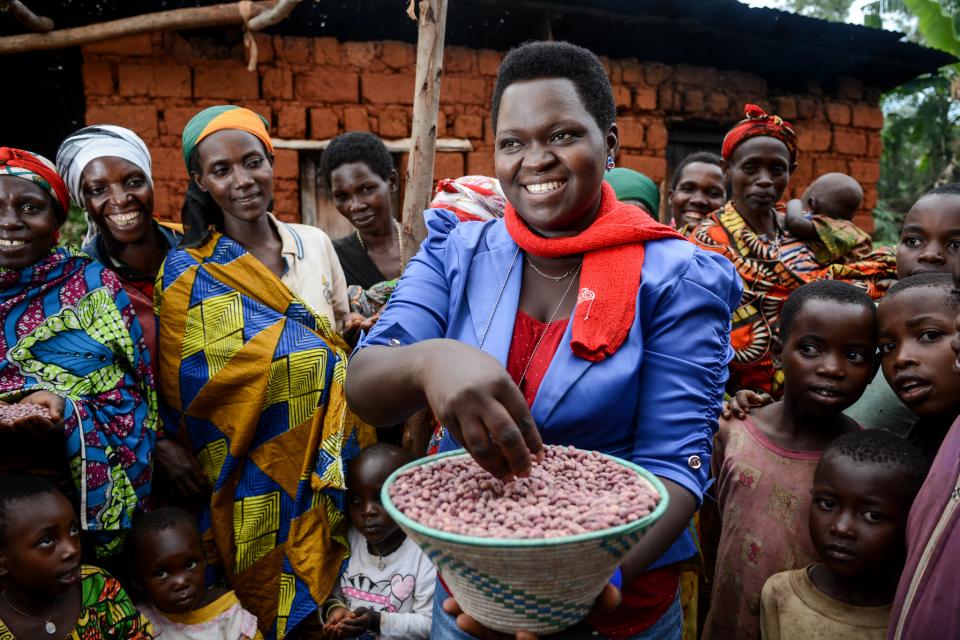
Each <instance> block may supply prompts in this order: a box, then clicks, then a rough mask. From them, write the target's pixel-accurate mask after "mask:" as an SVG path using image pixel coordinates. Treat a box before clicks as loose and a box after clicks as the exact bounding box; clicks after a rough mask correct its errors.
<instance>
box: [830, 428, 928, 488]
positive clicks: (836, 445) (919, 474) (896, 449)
mask: <svg viewBox="0 0 960 640" xmlns="http://www.w3.org/2000/svg"><path fill="white" fill-rule="evenodd" d="M830 456H835V457H844V458H847V459H849V460H852V461H853V462H856V463H859V464H877V465H881V466H882V467H883V468H884V469H889V470H890V473H891V474H892V473H899V474H901V477H900V480H901V481H902V482H904V483H905V486H906V487H907V488H908V490H909V492H910V493H909V496H910V499H911V500H912V499H913V497H914V496H916V494H917V492H918V491H919V490H920V486H921V485H922V484H923V481H924V480H925V479H926V477H927V471H928V470H929V468H930V463H929V461H928V460H927V458H926V457H925V456H924V455H923V453H921V452H920V449H918V448H917V447H915V446H914V445H912V444H910V443H909V442H907V441H906V440H904V439H903V438H901V437H900V436H897V435H895V434H893V433H890V432H889V431H884V430H883V429H863V430H858V431H852V432H850V433H845V434H843V435H842V436H840V437H838V438H836V439H835V440H833V441H832V442H830V444H828V445H827V446H826V447H825V448H824V450H823V454H822V455H821V457H820V463H819V464H818V465H817V470H818V471H819V469H820V466H821V465H822V464H823V461H824V460H826V459H827V458H828V457H830Z"/></svg>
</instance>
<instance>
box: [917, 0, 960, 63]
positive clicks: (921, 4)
mask: <svg viewBox="0 0 960 640" xmlns="http://www.w3.org/2000/svg"><path fill="white" fill-rule="evenodd" d="M903 2H904V4H906V6H907V8H908V9H909V10H910V12H911V13H913V15H915V16H916V17H917V27H918V28H919V29H920V33H921V34H922V35H923V39H924V41H925V42H926V44H927V45H928V46H931V47H933V48H935V49H940V50H941V51H946V52H947V53H952V54H953V55H955V56H960V38H958V37H957V26H956V18H957V17H956V16H955V15H951V14H950V13H948V12H947V10H946V8H945V7H944V6H943V3H941V2H939V1H938V0H903ZM954 67H957V65H954Z"/></svg>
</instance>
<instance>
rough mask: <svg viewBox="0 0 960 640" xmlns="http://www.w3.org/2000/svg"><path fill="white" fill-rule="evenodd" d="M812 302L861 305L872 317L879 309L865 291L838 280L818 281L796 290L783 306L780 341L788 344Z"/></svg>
mask: <svg viewBox="0 0 960 640" xmlns="http://www.w3.org/2000/svg"><path fill="white" fill-rule="evenodd" d="M811 300H826V301H828V302H836V303H837V304H853V305H859V306H861V307H863V308H864V309H867V310H869V311H870V316H871V317H872V318H874V319H876V317H877V308H876V305H874V304H873V300H871V299H870V296H868V295H867V292H866V291H864V290H863V289H861V288H859V287H856V286H854V285H852V284H849V283H846V282H840V281H838V280H818V281H817V282H808V283H807V284H805V285H803V286H802V287H799V288H797V289H794V291H793V292H792V293H791V294H790V295H789V296H788V297H787V301H786V302H785V303H784V304H783V310H782V311H781V312H780V341H781V342H786V341H787V339H788V338H789V337H790V330H791V329H793V323H794V321H795V320H796V319H797V316H798V315H800V311H801V310H802V309H803V307H804V306H806V304H807V303H808V302H810V301H811Z"/></svg>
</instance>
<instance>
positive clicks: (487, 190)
mask: <svg viewBox="0 0 960 640" xmlns="http://www.w3.org/2000/svg"><path fill="white" fill-rule="evenodd" d="M506 206H507V198H506V196H504V195H503V189H501V188H500V181H499V180H497V179H496V178H490V177H488V176H463V177H460V178H444V179H443V180H440V181H439V182H437V188H436V190H435V191H434V194H433V200H431V201H430V207H429V208H431V209H446V210H447V211H452V212H453V213H454V214H455V215H456V216H457V218H458V219H459V220H460V222H474V221H479V222H486V221H487V220H496V219H497V218H502V217H503V210H504V208H506Z"/></svg>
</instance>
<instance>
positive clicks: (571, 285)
mask: <svg viewBox="0 0 960 640" xmlns="http://www.w3.org/2000/svg"><path fill="white" fill-rule="evenodd" d="M580 266H581V265H577V267H576V268H575V269H574V272H575V273H574V277H573V278H571V279H570V282H568V283H567V288H566V289H565V290H564V292H563V296H562V297H561V298H560V302H558V303H557V306H556V307H554V309H553V313H551V314H550V319H549V320H547V325H548V327H549V325H550V323H551V322H553V321H554V319H555V318H556V317H557V313H558V312H559V311H560V307H562V306H563V301H564V300H566V299H567V295H568V294H569V293H570V289H571V288H573V281H574V280H576V279H577V277H576V274H577V273H580ZM567 275H569V274H567ZM564 277H566V276H564ZM558 282H559V281H558ZM494 311H496V309H494ZM546 335H547V327H544V329H543V331H542V332H541V333H540V337H539V338H537V343H536V344H535V345H533V351H531V352H530V357H529V358H527V364H526V365H525V366H524V367H523V373H522V374H521V375H520V382H518V383H517V386H518V387H523V381H524V380H526V378H527V369H529V368H530V363H531V362H533V356H535V355H537V349H539V348H540V343H541V342H543V338H544V336H546Z"/></svg>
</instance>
